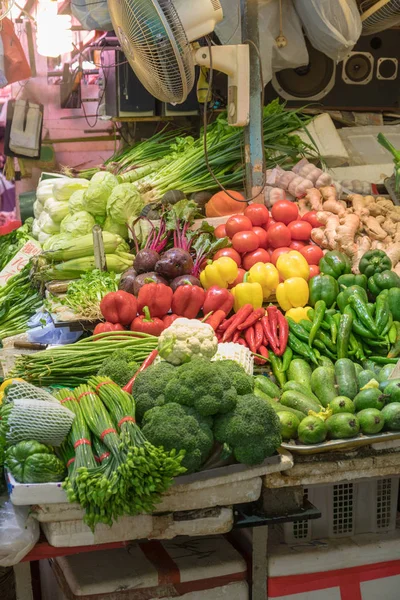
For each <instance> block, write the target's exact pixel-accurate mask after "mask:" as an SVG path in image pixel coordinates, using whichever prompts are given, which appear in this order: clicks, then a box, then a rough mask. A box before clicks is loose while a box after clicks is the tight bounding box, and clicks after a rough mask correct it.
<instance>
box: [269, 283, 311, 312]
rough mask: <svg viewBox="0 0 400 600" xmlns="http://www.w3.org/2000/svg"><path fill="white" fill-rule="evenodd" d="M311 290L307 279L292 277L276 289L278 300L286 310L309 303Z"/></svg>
mask: <svg viewBox="0 0 400 600" xmlns="http://www.w3.org/2000/svg"><path fill="white" fill-rule="evenodd" d="M308 296H309V290H308V284H307V281H306V280H305V279H302V278H301V277H290V278H289V279H286V281H284V282H283V283H280V284H279V285H278V287H277V288H276V299H277V300H278V303H279V306H280V307H281V308H282V309H283V310H284V311H286V310H289V309H291V308H297V307H298V306H305V305H306V304H307V302H308Z"/></svg>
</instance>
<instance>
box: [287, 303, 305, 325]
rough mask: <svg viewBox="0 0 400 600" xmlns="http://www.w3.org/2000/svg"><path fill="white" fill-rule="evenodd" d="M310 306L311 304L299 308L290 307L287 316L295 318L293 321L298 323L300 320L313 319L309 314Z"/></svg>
mask: <svg viewBox="0 0 400 600" xmlns="http://www.w3.org/2000/svg"><path fill="white" fill-rule="evenodd" d="M310 308H311V306H304V307H302V306H298V307H297V308H289V310H288V311H286V313H285V317H290V318H291V319H293V321H296V323H300V321H303V320H304V321H311V319H310V317H309V316H308V314H307V313H308V311H309V310H310Z"/></svg>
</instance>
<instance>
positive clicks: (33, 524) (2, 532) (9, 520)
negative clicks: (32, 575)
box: [0, 496, 40, 567]
mask: <svg viewBox="0 0 400 600" xmlns="http://www.w3.org/2000/svg"><path fill="white" fill-rule="evenodd" d="M30 510H31V508H30V506H14V505H13V504H12V503H11V502H10V501H9V500H8V499H7V498H6V497H4V496H1V497H0V566H1V567H11V566H13V565H16V564H17V563H19V562H20V561H21V560H22V559H23V558H24V556H26V555H27V554H28V552H30V551H31V550H32V548H33V547H34V546H35V544H36V542H37V541H38V539H39V533H40V531H39V523H38V522H37V521H35V519H33V518H32V517H31V516H30V514H29V513H30Z"/></svg>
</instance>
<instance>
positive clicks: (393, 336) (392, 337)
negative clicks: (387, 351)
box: [389, 315, 400, 344]
mask: <svg viewBox="0 0 400 600" xmlns="http://www.w3.org/2000/svg"><path fill="white" fill-rule="evenodd" d="M392 317H393V315H392ZM396 323H397V321H393V324H392V326H391V328H390V329H389V342H390V343H391V344H394V343H395V341H396V336H397V326H396ZM399 325H400V323H399Z"/></svg>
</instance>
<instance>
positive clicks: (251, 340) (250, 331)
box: [244, 327, 256, 352]
mask: <svg viewBox="0 0 400 600" xmlns="http://www.w3.org/2000/svg"><path fill="white" fill-rule="evenodd" d="M244 339H245V340H246V342H247V345H248V347H249V350H250V351H251V352H256V343H255V336H254V327H248V328H247V329H246V331H245V332H244Z"/></svg>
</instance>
